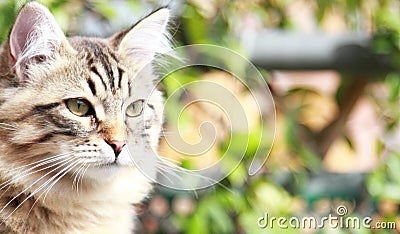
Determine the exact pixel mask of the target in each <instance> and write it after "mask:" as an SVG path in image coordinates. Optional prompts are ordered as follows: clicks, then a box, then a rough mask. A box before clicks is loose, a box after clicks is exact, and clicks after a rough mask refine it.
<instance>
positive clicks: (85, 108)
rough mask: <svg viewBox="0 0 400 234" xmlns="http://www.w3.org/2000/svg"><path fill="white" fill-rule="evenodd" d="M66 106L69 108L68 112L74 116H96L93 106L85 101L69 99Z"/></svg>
mask: <svg viewBox="0 0 400 234" xmlns="http://www.w3.org/2000/svg"><path fill="white" fill-rule="evenodd" d="M65 104H66V105H67V107H68V110H69V111H71V113H72V114H74V115H77V116H79V117H83V116H88V115H92V114H94V111H93V108H92V105H90V103H89V102H88V101H86V100H84V99H76V98H74V99H68V100H67V101H66V102H65Z"/></svg>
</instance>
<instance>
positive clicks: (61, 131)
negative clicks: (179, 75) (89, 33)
mask: <svg viewBox="0 0 400 234" xmlns="http://www.w3.org/2000/svg"><path fill="white" fill-rule="evenodd" d="M168 17H169V13H168V10H167V9H160V10H158V11H156V12H154V13H152V14H151V15H149V16H148V17H146V18H145V19H144V20H142V21H140V22H139V23H137V24H136V25H135V26H134V27H132V28H130V29H128V30H125V31H123V32H121V33H117V34H116V35H114V36H112V37H110V38H104V39H103V38H87V37H73V38H66V37H65V36H64V35H61V34H60V33H59V32H60V29H59V27H58V26H57V24H56V22H55V21H54V18H53V17H52V15H51V14H50V12H49V11H48V10H47V9H46V8H45V7H43V6H42V5H40V4H38V3H36V2H30V3H28V4H27V5H25V6H24V7H23V9H22V10H21V12H20V14H19V16H18V18H17V20H16V23H15V25H14V27H13V29H12V30H11V33H10V38H9V39H8V41H7V42H6V43H5V44H4V45H3V46H2V49H1V52H0V218H1V221H0V233H130V232H131V231H132V230H133V228H134V225H133V220H134V218H133V216H134V211H133V207H132V204H134V203H138V202H140V201H141V200H142V199H143V198H144V196H146V194H147V193H148V192H149V190H150V189H151V183H150V181H149V180H148V179H147V178H146V177H145V176H144V175H142V174H141V173H140V172H139V170H138V169H137V168H136V167H135V165H134V164H133V162H132V160H131V158H130V155H129V152H128V150H127V147H126V146H124V147H122V150H121V151H120V152H119V153H118V154H117V153H116V151H115V145H112V144H111V143H110V142H113V140H127V141H128V142H131V143H132V144H133V145H134V147H133V148H134V151H135V152H133V153H134V154H138V155H140V157H141V158H142V159H143V160H148V159H150V157H155V156H154V153H153V152H155V151H156V148H157V144H158V138H159V134H160V131H161V125H162V96H161V94H160V93H159V92H158V91H154V90H153V87H154V80H155V79H156V77H155V76H154V75H153V71H152V67H151V66H145V64H148V63H149V62H151V60H152V59H153V57H154V55H155V54H156V53H159V52H163V51H165V50H166V49H167V48H168V46H169V44H168V43H166V38H165V37H164V36H165V30H166V24H167V21H168ZM32 20H33V21H35V22H34V23H31V21H32ZM29 30H31V32H30V31H29ZM26 32H29V33H26ZM44 35H46V38H44ZM155 35H156V36H157V37H155ZM25 37H26V38H25ZM146 38H147V40H148V43H149V46H148V48H146V43H143V41H142V40H143V39H146ZM148 38H151V39H148ZM47 40H50V41H47ZM138 41H139V42H140V43H138ZM157 44H159V46H156V45H157ZM24 48H25V49H24ZM32 51H33V52H32ZM31 52H32V53H31ZM153 91H154V92H153ZM150 93H153V95H151V97H150V96H149V94H150ZM70 99H82V100H83V99H84V100H86V101H87V102H88V103H90V105H91V107H92V111H93V113H92V112H90V113H92V114H90V115H87V116H83V117H79V116H77V115H75V114H73V113H72V112H71V111H70V110H69V109H68V106H67V104H66V103H67V102H66V101H67V100H70ZM135 100H144V103H145V104H144V111H143V113H142V114H141V115H140V116H137V117H133V118H131V117H126V116H125V108H126V107H127V106H128V105H129V104H130V103H131V102H134V101H135ZM153 161H155V160H153ZM155 168H156V165H154V168H153V169H152V170H154V171H151V172H150V173H155Z"/></svg>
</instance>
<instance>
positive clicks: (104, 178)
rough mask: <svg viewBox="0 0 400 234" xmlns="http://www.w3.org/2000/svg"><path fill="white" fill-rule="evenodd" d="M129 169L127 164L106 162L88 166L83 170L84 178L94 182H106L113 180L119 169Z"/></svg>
mask: <svg viewBox="0 0 400 234" xmlns="http://www.w3.org/2000/svg"><path fill="white" fill-rule="evenodd" d="M127 169H129V168H128V166H126V165H122V164H120V163H118V162H113V163H107V164H103V165H96V166H93V167H89V168H88V169H87V171H86V172H85V175H84V177H85V179H87V180H91V181H96V182H100V183H102V182H104V183H105V182H108V181H110V180H113V179H114V178H115V177H116V176H117V175H118V174H119V173H120V172H121V171H123V170H127Z"/></svg>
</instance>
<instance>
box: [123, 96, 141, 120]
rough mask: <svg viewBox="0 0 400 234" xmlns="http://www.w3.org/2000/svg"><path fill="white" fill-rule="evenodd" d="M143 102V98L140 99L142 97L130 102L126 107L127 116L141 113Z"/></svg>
mask: <svg viewBox="0 0 400 234" xmlns="http://www.w3.org/2000/svg"><path fill="white" fill-rule="evenodd" d="M143 104H144V100H142V99H140V100H137V101H134V102H132V103H131V104H129V106H128V107H127V108H126V115H127V116H129V117H136V116H139V115H140V114H142V111H143Z"/></svg>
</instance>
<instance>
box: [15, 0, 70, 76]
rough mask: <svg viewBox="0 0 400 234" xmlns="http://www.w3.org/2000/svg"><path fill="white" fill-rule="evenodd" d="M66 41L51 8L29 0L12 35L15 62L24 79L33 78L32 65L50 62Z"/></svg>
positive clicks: (16, 22)
mask: <svg viewBox="0 0 400 234" xmlns="http://www.w3.org/2000/svg"><path fill="white" fill-rule="evenodd" d="M63 41H66V37H65V35H64V33H63V32H62V31H61V29H60V27H59V26H58V24H57V22H56V20H55V19H54V17H53V15H52V14H51V13H50V11H49V10H48V9H47V8H46V7H45V6H43V5H41V4H39V3H37V2H34V1H33V2H28V3H27V4H25V6H24V7H23V8H22V9H21V11H20V12H19V14H18V16H17V19H16V20H15V23H14V26H13V28H12V30H11V33H10V36H9V50H10V56H11V62H12V65H13V66H14V68H15V70H16V73H17V74H18V76H19V78H20V81H21V82H25V81H27V80H28V79H29V74H28V73H29V72H28V67H29V65H30V64H35V63H38V62H43V61H47V60H48V59H49V58H52V57H54V55H55V54H56V53H59V48H60V46H61V44H62V42H63Z"/></svg>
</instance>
